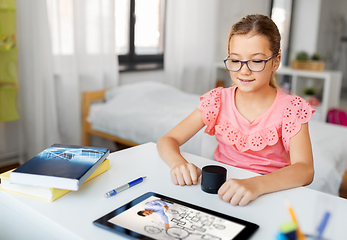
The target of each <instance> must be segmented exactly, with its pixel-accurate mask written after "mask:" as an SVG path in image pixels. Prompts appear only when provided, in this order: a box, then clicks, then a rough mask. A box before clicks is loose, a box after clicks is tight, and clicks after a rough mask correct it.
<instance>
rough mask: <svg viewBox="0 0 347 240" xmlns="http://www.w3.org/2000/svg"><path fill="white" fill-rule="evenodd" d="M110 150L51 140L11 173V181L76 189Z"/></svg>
mask: <svg viewBox="0 0 347 240" xmlns="http://www.w3.org/2000/svg"><path fill="white" fill-rule="evenodd" d="M109 153H110V150H109V149H107V148H100V147H82V146H75V145H63V144H54V145H52V146H50V147H49V148H47V149H45V150H43V151H42V152H41V153H39V154H38V155H36V156H35V157H33V158H31V159H30V160H29V161H27V162H26V163H24V164H23V165H21V166H19V167H18V168H16V169H15V170H14V171H12V172H11V173H10V181H11V183H16V184H23V185H30V186H40V187H52V188H59V189H67V190H72V191H77V190H78V188H79V187H80V186H81V185H82V184H83V183H84V182H85V181H86V180H87V178H88V177H89V176H90V175H91V174H92V173H93V172H94V171H95V169H96V168H97V167H98V166H99V165H100V164H101V163H102V162H103V161H104V160H105V159H106V158H107V156H108V155H109Z"/></svg>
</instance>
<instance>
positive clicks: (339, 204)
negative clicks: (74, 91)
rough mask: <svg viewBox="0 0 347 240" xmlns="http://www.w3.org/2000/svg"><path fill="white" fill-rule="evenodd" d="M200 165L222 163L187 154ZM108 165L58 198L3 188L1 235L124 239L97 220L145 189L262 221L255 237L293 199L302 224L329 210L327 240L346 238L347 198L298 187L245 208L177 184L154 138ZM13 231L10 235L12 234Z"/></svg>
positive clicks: (268, 229) (282, 218)
mask: <svg viewBox="0 0 347 240" xmlns="http://www.w3.org/2000/svg"><path fill="white" fill-rule="evenodd" d="M183 155H184V156H185V157H186V158H187V159H188V160H189V161H191V162H193V163H195V164H196V165H197V166H199V167H203V166H206V165H209V164H216V165H223V164H221V163H217V162H215V161H212V160H208V159H205V158H201V157H198V156H194V155H191V154H187V153H183ZM109 159H110V170H109V171H107V172H106V173H103V174H102V175H100V176H98V177H97V178H95V179H93V180H92V181H90V182H87V183H85V184H84V185H82V187H81V188H80V189H79V190H78V191H77V192H70V193H68V194H67V195H65V196H63V197H61V198H60V199H58V200H56V201H54V202H45V201H41V200H37V199H34V198H30V197H25V196H21V195H17V194H11V193H7V192H3V191H0V239H22V237H26V238H27V239H30V237H31V236H32V237H35V239H64V240H66V239H123V237H122V236H119V235H116V234H114V233H111V232H108V231H106V230H103V229H101V228H98V227H96V226H94V225H93V221H94V220H95V219H97V218H99V217H101V216H103V215H105V214H106V213H109V212H111V211H112V210H114V209H115V208H117V207H119V206H121V205H123V204H124V203H127V202H129V201H130V200H132V199H134V198H136V197H137V196H140V195H142V194H143V193H145V192H151V191H152V192H157V193H160V194H163V195H167V196H169V197H173V198H177V199H179V200H182V201H186V202H189V203H193V204H195V205H199V206H201V207H204V208H208V209H212V210H214V211H217V212H221V213H224V214H227V215H231V216H234V217H237V218H241V219H244V220H247V221H250V222H254V223H256V224H258V225H259V226H260V228H259V230H258V231H257V232H256V233H255V234H254V235H253V237H252V239H269V240H270V239H275V237H274V236H275V235H276V233H277V232H278V231H279V226H280V224H281V223H284V222H286V221H290V215H289V213H288V210H287V208H286V205H285V201H286V199H287V200H289V201H290V202H291V205H292V206H293V208H294V211H295V213H296V215H297V219H298V222H299V224H300V226H301V229H302V231H303V232H304V233H306V234H312V233H314V231H315V228H316V226H317V225H318V221H320V219H321V217H322V215H323V212H324V211H325V210H326V209H328V208H329V209H330V210H331V211H332V213H331V219H330V221H329V223H328V225H327V228H326V231H325V233H324V236H325V238H328V239H344V238H345V234H346V229H345V226H346V221H345V220H346V216H347V200H345V199H342V198H338V197H335V196H332V195H328V194H325V193H321V192H318V191H314V190H311V189H308V188H303V187H301V188H295V189H290V190H285V191H280V192H276V193H272V194H267V195H264V196H261V197H259V198H258V199H257V200H255V201H254V202H251V203H250V204H249V205H247V206H245V207H239V206H232V205H230V204H229V203H226V202H223V201H222V200H220V199H219V197H218V195H214V194H208V193H205V192H203V191H202V190H201V188H200V185H196V186H184V187H182V186H176V185H174V184H173V183H172V182H171V178H170V174H169V167H168V166H167V165H166V164H165V163H164V162H163V161H162V160H161V158H160V157H159V155H158V153H157V151H156V145H155V144H154V143H147V144H143V145H140V146H137V147H133V148H130V149H126V150H123V151H119V152H115V153H112V154H110V156H109ZM223 166H225V167H226V168H227V169H228V178H230V177H234V178H246V177H251V176H254V175H255V174H254V173H251V172H248V171H245V170H242V169H238V168H234V167H231V166H226V165H223ZM140 176H147V179H146V180H145V181H144V182H143V183H141V184H139V185H137V186H135V187H133V188H130V189H128V190H126V191H124V192H122V193H119V195H117V196H114V197H111V198H104V194H105V193H106V192H107V191H109V190H111V189H113V188H115V187H118V186H120V185H123V184H124V183H126V182H129V181H131V180H134V179H136V178H138V177H140ZM9 235H10V237H9Z"/></svg>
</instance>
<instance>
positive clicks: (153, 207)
mask: <svg viewBox="0 0 347 240" xmlns="http://www.w3.org/2000/svg"><path fill="white" fill-rule="evenodd" d="M93 223H94V224H95V225H96V226H98V227H101V228H104V229H107V230H110V231H112V232H114V233H119V234H125V235H127V236H128V237H129V236H130V237H133V238H134V239H164V240H166V239H167V240H174V239H186V240H192V239H194V240H196V239H209V240H218V239H234V240H241V239H242V240H245V239H248V238H249V237H250V236H251V235H252V234H253V233H254V232H255V231H256V230H257V229H258V228H259V226H258V225H257V224H254V223H251V222H248V221H245V220H242V219H238V218H235V217H231V216H228V215H225V214H222V213H219V212H215V211H212V210H209V209H206V208H202V207H199V206H195V205H193V204H190V203H186V202H182V201H179V200H177V199H173V198H170V197H167V196H163V195H161V194H158V193H153V192H148V193H146V194H144V195H142V196H140V197H138V198H136V199H134V200H132V201H131V202H129V203H127V204H125V205H123V206H121V207H119V208H117V209H115V210H114V211H112V212H110V213H108V214H106V215H105V216H103V217H101V218H99V219H97V220H95V221H94V222H93Z"/></svg>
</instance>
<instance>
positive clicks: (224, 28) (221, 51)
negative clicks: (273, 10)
mask: <svg viewBox="0 0 347 240" xmlns="http://www.w3.org/2000/svg"><path fill="white" fill-rule="evenodd" d="M270 2H271V1H270V0H233V1H230V0H219V1H218V4H219V6H218V14H217V16H218V20H217V26H216V28H217V31H216V32H217V34H216V38H217V41H216V46H215V59H214V61H219V62H222V61H223V59H224V58H225V57H226V55H227V43H228V37H229V32H230V29H231V26H232V25H233V24H234V23H235V22H237V21H238V20H240V19H241V18H242V17H244V16H245V15H247V14H255V13H259V14H265V15H268V14H269V13H270ZM164 77H165V72H164V71H163V70H162V71H160V70H156V71H141V72H124V73H121V74H120V84H121V85H122V84H128V83H134V82H137V81H144V80H151V81H163V79H164Z"/></svg>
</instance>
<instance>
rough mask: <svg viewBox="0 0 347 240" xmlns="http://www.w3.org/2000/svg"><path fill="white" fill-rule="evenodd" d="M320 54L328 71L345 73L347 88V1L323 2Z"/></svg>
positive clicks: (329, 0) (344, 79)
mask: <svg viewBox="0 0 347 240" xmlns="http://www.w3.org/2000/svg"><path fill="white" fill-rule="evenodd" d="M321 2H322V5H321V13H320V16H321V18H320V24H319V35H318V39H317V49H318V52H319V53H321V54H322V56H323V58H324V60H325V63H326V66H327V69H332V70H340V71H342V72H343V76H344V77H343V82H342V87H343V88H347V42H345V41H344V42H343V41H341V37H343V36H347V1H345V0H321Z"/></svg>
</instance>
